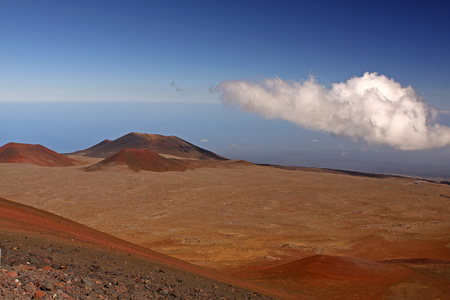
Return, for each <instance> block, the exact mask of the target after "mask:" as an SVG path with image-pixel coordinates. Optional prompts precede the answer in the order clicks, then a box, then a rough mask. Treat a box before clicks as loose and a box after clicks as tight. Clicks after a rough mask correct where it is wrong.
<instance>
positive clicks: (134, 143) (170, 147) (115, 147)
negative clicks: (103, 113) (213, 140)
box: [72, 132, 226, 160]
mask: <svg viewBox="0 0 450 300" xmlns="http://www.w3.org/2000/svg"><path fill="white" fill-rule="evenodd" d="M126 148H129V149H150V150H152V151H154V152H156V153H158V154H167V155H173V156H177V157H182V158H194V159H202V160H226V158H224V157H222V156H220V155H217V154H215V153H213V152H211V151H208V150H206V149H203V148H200V147H198V146H195V145H193V144H191V143H189V142H187V141H185V140H183V139H180V138H179V137H176V136H164V135H159V134H146V133H137V132H131V133H129V134H126V135H124V136H122V137H120V138H118V139H115V140H113V141H110V140H104V141H102V142H100V143H98V144H96V145H94V146H92V147H90V148H88V149H85V150H81V151H77V152H74V153H72V154H74V155H83V156H89V157H101V158H106V157H108V156H111V155H113V154H114V153H117V152H118V151H120V150H122V149H126Z"/></svg>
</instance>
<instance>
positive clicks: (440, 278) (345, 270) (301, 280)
mask: <svg viewBox="0 0 450 300" xmlns="http://www.w3.org/2000/svg"><path fill="white" fill-rule="evenodd" d="M234 276H236V277H238V278H242V279H246V280H251V281H253V282H257V283H260V284H263V283H264V284H265V285H266V286H267V287H276V288H281V287H284V290H285V291H286V292H291V293H293V294H295V293H298V295H299V296H300V295H301V296H302V297H305V295H308V296H307V297H308V298H309V297H311V298H315V297H319V298H323V299H349V298H352V299H381V298H384V297H388V298H389V297H392V299H398V298H399V299H405V298H410V297H411V296H413V298H414V299H439V298H440V297H444V298H445V295H448V293H449V291H450V281H449V280H450V261H445V260H429V259H411V260H390V261H386V262H374V261H368V260H363V259H358V258H352V257H340V256H330V255H315V256H311V257H307V258H303V259H299V260H296V261H293V262H290V263H287V264H282V265H279V266H276V267H267V268H262V267H255V268H253V269H251V268H247V270H245V269H244V270H243V271H240V272H238V273H235V274H234Z"/></svg>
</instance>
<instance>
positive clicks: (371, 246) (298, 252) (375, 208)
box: [0, 156, 450, 294]
mask: <svg viewBox="0 0 450 300" xmlns="http://www.w3.org/2000/svg"><path fill="white" fill-rule="evenodd" d="M71 158H73V159H76V160H79V161H84V162H85V163H86V164H85V165H84V166H89V165H92V164H94V163H96V162H98V161H100V160H101V159H97V158H87V157H74V156H72V157H71ZM190 164H191V168H190V169H188V170H186V171H184V172H162V173H156V172H148V171H139V172H134V171H130V170H129V169H126V168H124V167H121V166H117V167H114V168H111V169H108V170H102V171H95V172H86V171H84V170H83V166H73V167H43V166H36V165H29V164H0V191H1V195H0V197H3V198H6V199H9V200H12V201H16V202H19V203H22V204H27V205H30V206H32V207H36V208H40V209H43V210H46V211H49V212H52V213H55V214H57V215H59V216H63V217H65V218H68V219H70V220H74V221H76V222H79V223H81V224H84V225H87V226H89V227H92V228H94V229H97V230H99V231H102V232H105V233H108V234H111V235H113V236H116V237H119V238H121V239H124V240H126V241H129V242H132V243H135V244H138V245H141V246H144V247H146V248H150V249H152V250H154V251H156V252H160V253H163V254H166V255H169V256H172V257H175V258H178V259H181V260H184V261H187V262H190V263H192V264H195V265H198V266H201V267H204V268H208V269H212V270H216V271H219V272H221V273H225V274H228V275H233V276H237V277H240V278H243V279H245V280H250V281H254V282H258V283H260V284H263V285H267V286H273V287H274V288H278V289H282V290H289V289H293V290H296V289H298V287H295V286H293V285H292V284H290V287H289V286H287V287H283V285H287V283H286V282H288V280H287V281H285V282H284V283H280V282H279V281H280V279H277V278H275V277H273V276H272V275H273V274H272V275H270V276H269V275H268V276H265V275H264V274H263V273H258V271H260V270H267V269H268V268H271V267H274V269H273V270H274V272H277V271H276V270H277V269H276V267H277V266H282V265H285V264H286V263H291V262H293V263H295V262H296V261H298V260H300V259H305V258H308V257H313V256H315V255H320V256H317V257H319V258H321V259H325V260H326V259H327V258H328V259H330V256H343V257H351V258H355V259H363V260H369V261H385V260H395V259H417V258H426V259H433V260H450V205H449V201H450V186H449V185H445V184H438V183H432V182H427V181H423V180H419V179H414V178H396V177H376V176H375V177H370V176H352V175H348V174H340V173H336V172H328V171H323V170H315V169H298V170H287V169H281V168H275V167H271V166H258V165H253V164H250V163H247V162H243V161H220V162H214V161H209V162H206V161H204V162H200V161H197V162H195V161H190ZM310 263H311V262H310ZM316 263H317V262H313V265H314V264H316ZM336 263H339V262H333V263H332V264H336ZM353 263H354V262H353ZM302 264H303V263H302ZM308 264H309V263H308ZM357 264H359V263H357ZM368 267H369V269H370V268H373V266H368ZM445 268H446V269H447V271H446V273H445V274H444V275H442V276H444V279H445V278H447V277H450V273H449V272H448V265H447V267H445ZM380 270H381V271H383V270H384V269H380ZM381 271H380V272H381ZM255 272H256V273H255ZM383 272H384V273H389V272H393V271H392V270H391V269H389V268H387V269H386V270H384V271H383ZM398 272H400V273H399V274H403V273H404V270H403V271H402V270H399V271H398ZM402 272H403V273H402ZM394 273H395V272H394ZM448 273H449V274H448ZM286 274H288V273H286ZM405 274H407V273H405ZM314 276H315V275H314ZM402 276H406V275H404V274H403V275H402ZM269 277H270V278H272V279H270V278H269ZM268 278H269V279H268ZM392 280H393V282H395V281H396V280H397V279H395V278H394V279H392ZM392 280H391V281H392ZM388 281H389V280H388ZM449 282H450V278H447V279H445V280H444V283H445V286H444V287H443V289H444V293H445V291H448V290H449V288H450V284H449ZM439 284H441V283H439ZM441 285H442V284H441ZM397 288H400V289H401V288H402V287H397ZM403 288H404V287H403ZM407 289H408V288H407ZM441 292H442V290H441ZM400 294H401V293H400Z"/></svg>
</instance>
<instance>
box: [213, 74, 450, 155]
mask: <svg viewBox="0 0 450 300" xmlns="http://www.w3.org/2000/svg"><path fill="white" fill-rule="evenodd" d="M216 90H217V91H218V92H219V93H220V98H221V100H222V102H223V104H224V105H238V106H239V107H240V108H241V109H244V110H246V111H250V112H254V113H258V114H260V115H263V116H265V117H267V118H280V119H284V120H287V121H290V122H293V123H295V124H297V125H299V126H302V127H306V128H310V129H314V130H320V131H326V132H329V133H331V134H334V135H339V136H343V137H347V138H350V139H352V140H365V141H367V142H368V143H376V144H387V145H390V146H392V147H394V148H397V149H402V150H417V149H430V148H438V147H444V146H447V145H450V127H447V126H443V125H440V124H438V112H437V111H436V110H435V109H434V108H432V107H430V106H429V105H428V104H427V103H425V102H424V101H423V99H422V98H421V97H420V96H419V95H418V94H417V93H416V91H415V90H414V89H413V88H412V87H411V86H408V87H402V86H401V84H400V83H398V82H396V81H394V80H393V79H389V78H387V77H386V76H384V75H378V74H377V73H365V74H364V75H363V76H362V77H354V78H351V79H349V80H348V81H346V82H340V83H334V84H332V85H331V88H329V89H328V88H326V87H325V86H323V85H320V84H318V83H317V82H316V81H315V79H314V78H310V79H309V80H307V81H304V82H294V81H285V80H282V79H280V78H275V79H266V80H264V81H263V82H253V81H250V80H225V81H222V82H221V83H220V84H219V85H218V86H217V88H216Z"/></svg>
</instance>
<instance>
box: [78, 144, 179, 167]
mask: <svg viewBox="0 0 450 300" xmlns="http://www.w3.org/2000/svg"><path fill="white" fill-rule="evenodd" d="M116 165H125V166H128V167H129V168H130V169H132V170H134V171H139V170H145V171H153V172H166V171H184V170H186V169H187V168H188V164H187V163H185V162H183V161H180V160H177V159H170V158H164V157H162V156H161V155H159V154H157V153H155V152H153V151H151V150H149V149H140V150H138V149H123V150H121V151H119V152H117V153H116V154H113V155H112V156H110V157H108V158H106V159H104V160H102V161H100V162H98V163H96V164H95V165H93V166H90V167H88V168H86V170H87V171H95V170H100V169H104V168H108V167H111V166H116Z"/></svg>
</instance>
